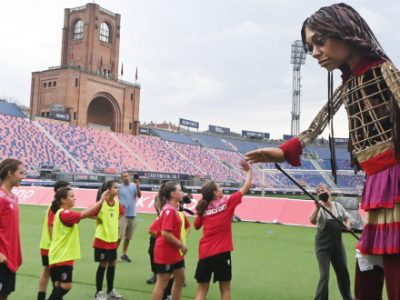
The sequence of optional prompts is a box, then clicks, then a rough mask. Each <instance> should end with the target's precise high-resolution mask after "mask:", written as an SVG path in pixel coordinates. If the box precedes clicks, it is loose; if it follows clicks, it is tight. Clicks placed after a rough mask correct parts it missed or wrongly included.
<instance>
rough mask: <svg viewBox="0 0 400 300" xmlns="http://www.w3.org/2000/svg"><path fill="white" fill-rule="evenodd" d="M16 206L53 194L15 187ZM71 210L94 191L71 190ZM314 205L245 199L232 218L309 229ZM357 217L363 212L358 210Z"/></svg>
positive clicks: (149, 203) (147, 195) (147, 201)
mask: <svg viewBox="0 0 400 300" xmlns="http://www.w3.org/2000/svg"><path fill="white" fill-rule="evenodd" d="M13 192H14V193H15V194H16V195H17V196H18V198H19V201H20V204H27V205H44V206H48V205H49V204H50V203H51V201H52V200H53V196H54V191H53V189H52V188H48V187H18V188H15V189H14V190H13ZM74 193H75V199H76V202H75V207H77V208H85V207H88V206H90V205H91V204H93V203H94V202H95V201H96V194H97V190H94V189H79V188H76V189H74ZM155 195H156V192H142V197H141V198H140V199H138V200H137V203H136V207H137V212H139V213H155V209H154V197H155ZM193 198H194V199H192V203H191V204H188V205H186V207H187V208H189V209H192V210H194V208H195V206H196V204H197V201H198V199H199V198H200V195H198V194H195V195H193ZM313 209H314V203H313V202H312V201H309V200H300V199H288V198H267V197H252V196H245V197H244V198H243V201H242V204H241V205H239V206H238V207H237V209H236V215H237V216H238V217H239V218H240V219H241V220H243V221H253V222H268V223H279V224H287V225H299V226H311V224H310V222H309V221H308V217H309V215H310V213H311V212H312V211H313ZM360 214H361V216H364V212H363V211H362V210H360Z"/></svg>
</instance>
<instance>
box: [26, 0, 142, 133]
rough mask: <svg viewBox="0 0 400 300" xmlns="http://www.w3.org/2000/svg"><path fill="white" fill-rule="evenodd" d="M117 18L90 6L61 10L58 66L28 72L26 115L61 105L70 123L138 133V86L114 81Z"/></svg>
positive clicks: (116, 73) (96, 5)
mask: <svg viewBox="0 0 400 300" xmlns="http://www.w3.org/2000/svg"><path fill="white" fill-rule="evenodd" d="M120 20H121V16H120V15H119V14H114V13H112V12H110V11H107V10H105V9H103V8H101V7H100V6H99V5H98V4H95V3H89V4H86V6H81V7H77V8H72V9H65V13H64V28H63V38H62V51H61V52H62V53H61V65H60V66H58V67H52V68H49V69H48V70H46V71H40V72H33V73H32V83H31V108H30V109H31V115H32V116H41V117H48V116H49V115H50V106H51V105H52V104H62V105H63V106H64V107H65V112H66V113H67V114H69V116H70V123H71V124H73V125H79V126H89V125H90V126H92V124H98V125H101V126H106V127H110V128H111V130H113V131H115V132H121V133H130V134H135V135H137V134H138V130H139V103H140V86H139V85H138V84H133V83H129V82H125V81H122V80H118V78H117V77H118V64H119V30H120ZM79 21H81V22H80V23H77V22H79ZM102 24H103V25H102ZM104 24H107V26H106V27H105V25H104ZM80 25H82V26H80ZM102 26H103V29H104V28H105V29H107V28H108V29H109V31H108V32H109V35H107V30H106V31H104V30H103V31H102V33H103V35H102V36H101V34H100V31H101V30H100V29H101V28H102ZM107 38H108V42H106V41H107ZM101 39H103V40H101Z"/></svg>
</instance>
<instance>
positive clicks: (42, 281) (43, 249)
mask: <svg viewBox="0 0 400 300" xmlns="http://www.w3.org/2000/svg"><path fill="white" fill-rule="evenodd" d="M70 186H71V184H70V183H69V182H68V181H64V180H58V181H56V183H54V193H56V192H57V191H58V190H59V189H60V188H63V187H70ZM56 212H57V211H52V210H51V206H49V207H48V209H47V210H46V216H45V219H44V222H43V229H42V237H41V239H40V255H41V256H42V265H43V270H42V273H41V274H40V277H39V292H38V295H37V300H45V299H46V290H47V285H48V283H49V279H50V268H49V248H50V243H51V233H52V229H53V222H54V215H55V214H56Z"/></svg>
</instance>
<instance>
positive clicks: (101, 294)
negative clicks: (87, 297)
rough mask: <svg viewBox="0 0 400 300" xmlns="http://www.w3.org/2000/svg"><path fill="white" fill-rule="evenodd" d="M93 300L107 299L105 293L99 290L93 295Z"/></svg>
mask: <svg viewBox="0 0 400 300" xmlns="http://www.w3.org/2000/svg"><path fill="white" fill-rule="evenodd" d="M94 300H107V295H106V293H104V292H103V291H99V292H97V293H96V295H95V296H94Z"/></svg>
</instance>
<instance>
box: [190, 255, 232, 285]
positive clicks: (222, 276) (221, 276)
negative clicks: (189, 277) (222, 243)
mask: <svg viewBox="0 0 400 300" xmlns="http://www.w3.org/2000/svg"><path fill="white" fill-rule="evenodd" d="M212 273H214V280H213V281H214V282H216V281H231V279H232V259H231V252H224V253H220V254H217V255H213V256H210V257H206V258H203V259H200V260H199V262H198V263H197V268H196V274H195V275H194V278H195V279H196V280H197V282H198V283H207V282H210V281H211V275H212Z"/></svg>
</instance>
